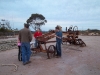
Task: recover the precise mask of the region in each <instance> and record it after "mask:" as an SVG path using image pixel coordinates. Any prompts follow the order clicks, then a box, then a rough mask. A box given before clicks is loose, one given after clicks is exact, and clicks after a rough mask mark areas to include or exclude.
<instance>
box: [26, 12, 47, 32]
mask: <svg viewBox="0 0 100 75" xmlns="http://www.w3.org/2000/svg"><path fill="white" fill-rule="evenodd" d="M45 23H47V20H46V19H45V17H44V16H43V15H41V14H37V13H36V14H32V15H31V17H29V19H28V20H27V24H29V25H30V26H32V28H33V29H34V30H36V29H37V28H40V27H41V26H42V25H45Z"/></svg>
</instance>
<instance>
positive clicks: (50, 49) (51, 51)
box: [47, 45, 56, 59]
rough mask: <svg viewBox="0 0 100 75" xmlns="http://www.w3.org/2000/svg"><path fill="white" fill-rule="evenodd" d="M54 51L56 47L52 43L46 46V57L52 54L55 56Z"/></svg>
mask: <svg viewBox="0 0 100 75" xmlns="http://www.w3.org/2000/svg"><path fill="white" fill-rule="evenodd" d="M55 51H56V48H55V46H54V45H50V46H49V47H48V50H47V56H48V59H50V57H52V56H55Z"/></svg>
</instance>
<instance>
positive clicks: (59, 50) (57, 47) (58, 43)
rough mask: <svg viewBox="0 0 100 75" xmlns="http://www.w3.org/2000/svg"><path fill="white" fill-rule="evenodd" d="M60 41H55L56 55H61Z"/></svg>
mask: <svg viewBox="0 0 100 75" xmlns="http://www.w3.org/2000/svg"><path fill="white" fill-rule="evenodd" d="M61 43H62V42H61V41H57V43H56V51H57V56H61Z"/></svg>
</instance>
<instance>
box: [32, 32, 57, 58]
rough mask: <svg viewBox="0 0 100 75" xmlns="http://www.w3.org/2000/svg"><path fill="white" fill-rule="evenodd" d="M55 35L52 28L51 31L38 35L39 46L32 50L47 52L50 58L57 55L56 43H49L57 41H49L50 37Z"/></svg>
mask: <svg viewBox="0 0 100 75" xmlns="http://www.w3.org/2000/svg"><path fill="white" fill-rule="evenodd" d="M54 37H55V31H54V30H50V31H49V32H47V33H45V34H43V35H42V36H40V37H37V40H38V47H37V48H31V50H32V51H36V52H45V53H47V56H48V59H50V56H55V52H56V48H55V45H53V44H51V45H49V46H48V45H47V44H48V43H52V42H56V41H49V40H50V39H52V38H54Z"/></svg>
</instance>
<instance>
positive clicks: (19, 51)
mask: <svg viewBox="0 0 100 75" xmlns="http://www.w3.org/2000/svg"><path fill="white" fill-rule="evenodd" d="M18 60H19V61H22V52H21V46H18Z"/></svg>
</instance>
